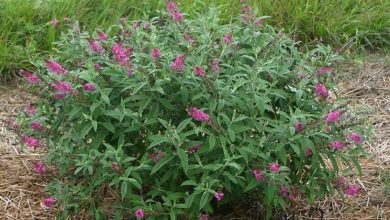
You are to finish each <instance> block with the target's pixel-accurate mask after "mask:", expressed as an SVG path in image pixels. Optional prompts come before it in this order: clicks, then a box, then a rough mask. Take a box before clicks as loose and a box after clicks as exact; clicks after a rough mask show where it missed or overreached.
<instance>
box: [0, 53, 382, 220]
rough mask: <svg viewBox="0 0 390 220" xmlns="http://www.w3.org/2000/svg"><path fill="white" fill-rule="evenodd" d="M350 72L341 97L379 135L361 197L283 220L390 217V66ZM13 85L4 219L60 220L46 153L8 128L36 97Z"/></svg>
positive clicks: (250, 211) (4, 93)
mask: <svg viewBox="0 0 390 220" xmlns="http://www.w3.org/2000/svg"><path fill="white" fill-rule="evenodd" d="M342 70H344V71H346V72H349V73H351V76H350V77H347V79H346V80H344V82H343V83H342V84H341V86H340V88H341V89H340V91H339V94H341V95H342V96H343V97H345V98H348V99H351V101H352V104H351V105H352V106H353V107H355V108H357V109H363V110H364V112H365V113H364V114H362V117H367V118H368V119H369V120H368V122H369V123H370V124H371V125H372V126H373V129H374V132H373V135H372V137H371V139H370V140H367V141H366V143H365V145H364V147H365V149H366V151H367V152H368V153H369V155H368V156H367V157H362V158H360V162H361V164H362V168H363V173H364V175H363V176H362V177H360V176H358V175H357V174H351V176H348V179H349V180H352V181H353V182H354V183H355V184H359V185H360V186H361V188H362V193H361V194H360V195H359V196H357V197H354V198H345V199H342V198H341V197H340V196H338V195H335V196H333V197H328V198H325V199H324V200H322V201H319V202H317V203H316V204H313V205H309V204H305V203H304V202H302V203H301V204H299V205H296V206H294V207H291V208H290V209H289V212H288V213H281V214H278V217H276V216H275V218H278V219H390V200H389V197H390V195H389V192H388V194H387V195H386V192H385V191H384V186H383V183H382V182H383V178H384V176H386V175H387V176H390V62H388V61H385V59H378V60H370V61H369V62H366V63H365V64H364V65H359V66H356V65H352V66H346V65H345V66H343V67H342ZM22 85H23V84H19V83H17V82H16V83H14V84H11V85H7V88H0V219H1V220H2V219H10V220H11V219H12V220H13V219H15V220H22V219H55V218H54V216H53V214H52V213H51V212H50V210H46V209H45V208H44V207H43V206H42V204H41V201H42V199H43V198H44V197H45V193H44V191H43V190H44V187H45V185H46V184H47V180H46V179H45V178H42V177H40V176H38V175H36V174H34V172H33V163H34V162H35V161H36V160H37V159H38V158H39V157H40V156H41V155H42V154H43V153H44V152H42V151H41V152H37V151H31V150H29V149H26V148H23V147H21V145H20V144H19V141H18V137H17V135H16V134H15V133H14V132H13V131H11V130H10V129H7V128H6V121H7V120H9V119H11V118H15V117H16V116H17V113H18V112H19V111H22V110H23V109H24V107H25V105H26V103H28V102H29V101H30V100H31V99H32V97H31V96H30V95H29V94H28V93H26V92H22ZM260 206H261V205H260V204H253V203H250V202H245V201H242V202H240V203H238V204H236V205H233V206H232V207H231V208H229V210H228V211H229V213H225V214H220V215H218V216H215V217H213V218H212V219H242V220H243V219H260V218H259V217H258V216H259V215H258V214H257V213H259V209H260V208H259V207H260Z"/></svg>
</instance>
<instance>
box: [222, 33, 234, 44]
mask: <svg viewBox="0 0 390 220" xmlns="http://www.w3.org/2000/svg"><path fill="white" fill-rule="evenodd" d="M223 41H224V42H225V44H229V43H231V42H232V41H233V35H232V34H230V33H229V34H226V35H225V36H224V37H223Z"/></svg>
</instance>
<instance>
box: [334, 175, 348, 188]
mask: <svg viewBox="0 0 390 220" xmlns="http://www.w3.org/2000/svg"><path fill="white" fill-rule="evenodd" d="M334 183H335V184H336V185H337V186H341V185H344V184H346V183H347V179H346V178H345V177H342V176H341V177H339V178H338V179H337V180H336V181H335V182H334Z"/></svg>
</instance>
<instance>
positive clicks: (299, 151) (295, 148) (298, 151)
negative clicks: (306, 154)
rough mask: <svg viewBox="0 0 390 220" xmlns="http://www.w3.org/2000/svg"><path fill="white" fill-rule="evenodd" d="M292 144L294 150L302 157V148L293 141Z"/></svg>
mask: <svg viewBox="0 0 390 220" xmlns="http://www.w3.org/2000/svg"><path fill="white" fill-rule="evenodd" d="M290 146H291V147H292V149H293V150H294V152H295V153H296V154H297V156H298V157H300V156H301V150H300V148H299V147H298V146H297V145H295V144H293V143H290Z"/></svg>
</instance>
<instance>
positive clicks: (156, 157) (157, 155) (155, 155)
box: [149, 151, 165, 163]
mask: <svg viewBox="0 0 390 220" xmlns="http://www.w3.org/2000/svg"><path fill="white" fill-rule="evenodd" d="M164 155H165V154H164V152H162V151H158V152H156V153H151V154H149V158H150V159H152V161H153V163H157V162H158V161H160V160H161V158H163V157H164Z"/></svg>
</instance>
